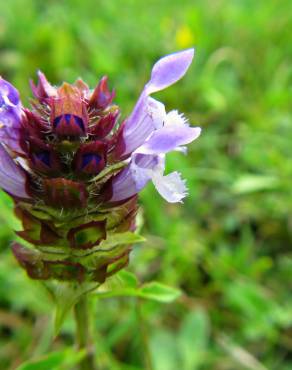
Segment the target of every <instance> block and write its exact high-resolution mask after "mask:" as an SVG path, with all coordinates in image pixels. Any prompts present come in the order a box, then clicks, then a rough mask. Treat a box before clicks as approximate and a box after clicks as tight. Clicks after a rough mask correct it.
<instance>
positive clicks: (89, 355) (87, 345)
mask: <svg viewBox="0 0 292 370" xmlns="http://www.w3.org/2000/svg"><path fill="white" fill-rule="evenodd" d="M74 314H75V321H76V342H77V346H78V349H79V350H85V357H84V358H83V359H82V360H81V362H80V364H79V369H80V370H96V369H95V366H94V351H93V345H92V341H91V335H90V322H89V310H88V297H87V294H84V295H83V296H82V297H81V298H80V300H79V301H78V302H77V303H76V304H75V306H74Z"/></svg>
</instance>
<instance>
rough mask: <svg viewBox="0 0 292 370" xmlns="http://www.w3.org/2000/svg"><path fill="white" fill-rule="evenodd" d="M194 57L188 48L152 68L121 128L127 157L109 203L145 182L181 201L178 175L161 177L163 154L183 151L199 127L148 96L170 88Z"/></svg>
mask: <svg viewBox="0 0 292 370" xmlns="http://www.w3.org/2000/svg"><path fill="white" fill-rule="evenodd" d="M193 56H194V50H193V49H189V50H186V51H182V52H179V53H174V54H171V55H168V56H166V57H164V58H162V59H160V60H159V61H158V62H157V63H156V64H155V65H154V67H153V69H152V74H151V79H150V81H149V82H148V83H147V84H146V85H145V87H144V89H143V91H142V93H141V95H140V98H139V99H138V102H137V104H136V106H135V108H134V110H133V112H132V114H131V115H130V117H129V118H128V119H127V120H126V122H125V124H124V126H123V128H122V135H121V137H122V139H121V140H122V142H123V145H122V150H121V151H120V153H119V154H120V155H121V156H128V155H131V156H130V161H129V164H128V166H127V167H126V168H125V169H124V170H123V171H122V172H121V173H120V174H118V175H117V176H116V177H115V178H114V179H113V181H112V197H111V201H120V200H123V199H125V198H127V197H131V196H132V195H134V194H136V193H138V192H139V191H140V190H141V189H142V188H143V187H144V186H145V185H146V184H147V182H148V181H149V180H152V181H153V183H154V185H155V187H156V189H157V191H158V192H159V193H160V195H161V196H162V197H164V198H165V199H166V200H167V201H168V202H170V203H175V202H181V200H182V199H183V198H184V197H185V196H186V194H187V189H186V186H185V183H184V181H183V180H182V179H181V177H180V174H179V173H178V172H173V173H171V174H169V175H166V176H164V169H165V164H164V163H165V154H166V153H168V152H170V151H172V150H183V149H184V148H183V147H182V146H183V145H186V144H189V143H190V142H192V141H193V140H195V139H196V138H197V137H198V136H199V135H200V133H201V129H200V128H199V127H190V126H189V125H188V122H187V119H186V118H185V117H184V116H183V115H182V114H179V113H178V112H177V111H171V112H169V113H166V111H165V107H164V105H163V104H162V103H161V102H159V101H157V100H155V99H153V98H151V97H150V96H149V95H150V94H152V93H154V92H157V91H160V90H162V89H165V88H166V87H168V86H170V85H172V84H173V83H175V82H176V81H178V80H179V79H180V78H182V77H183V75H184V74H185V73H186V71H187V69H188V68H189V66H190V64H191V61H192V59H193Z"/></svg>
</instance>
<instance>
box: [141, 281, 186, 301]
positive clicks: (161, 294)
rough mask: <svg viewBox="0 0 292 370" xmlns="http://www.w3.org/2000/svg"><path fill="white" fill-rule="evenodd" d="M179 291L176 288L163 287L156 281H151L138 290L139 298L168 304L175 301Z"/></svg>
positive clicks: (179, 293)
mask: <svg viewBox="0 0 292 370" xmlns="http://www.w3.org/2000/svg"><path fill="white" fill-rule="evenodd" d="M180 295H181V291H180V290H179V289H176V288H172V287H170V286H167V285H164V284H162V283H159V282H157V281H152V282H150V283H147V284H145V285H143V286H142V287H141V288H140V297H142V298H147V299H152V300H154V301H158V302H164V303H169V302H172V301H174V300H175V299H177V298H178V297H179V296H180Z"/></svg>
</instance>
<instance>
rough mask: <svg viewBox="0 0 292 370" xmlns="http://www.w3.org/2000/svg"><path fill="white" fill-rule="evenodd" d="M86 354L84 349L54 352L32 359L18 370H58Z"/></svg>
mask: <svg viewBox="0 0 292 370" xmlns="http://www.w3.org/2000/svg"><path fill="white" fill-rule="evenodd" d="M84 355H85V352H84V351H80V352H76V351H74V350H73V349H67V350H65V351H60V352H52V353H50V354H49V355H46V356H42V357H40V358H38V359H34V360H30V361H27V362H25V363H23V364H22V365H20V366H19V367H18V368H17V369H16V370H52V369H54V370H57V369H60V370H61V368H59V366H62V368H64V367H66V369H67V368H68V367H69V366H73V365H75V364H77V363H78V362H79V361H80V360H81V359H82V358H83V357H84Z"/></svg>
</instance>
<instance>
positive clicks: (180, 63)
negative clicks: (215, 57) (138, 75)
mask: <svg viewBox="0 0 292 370" xmlns="http://www.w3.org/2000/svg"><path fill="white" fill-rule="evenodd" d="M194 53H195V51H194V49H187V50H184V51H180V52H178V53H173V54H169V55H166V56H165V57H163V58H161V59H159V60H158V62H156V63H155V64H154V66H153V69H152V73H151V79H150V81H149V82H148V83H147V84H146V86H145V90H146V94H147V95H150V94H152V93H154V92H157V91H160V90H163V89H165V88H167V87H168V86H170V85H172V84H174V83H175V82H177V81H178V80H180V79H181V78H182V77H183V76H184V74H185V73H186V71H187V70H188V68H189V66H190V64H191V63H192V60H193V57H194Z"/></svg>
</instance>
